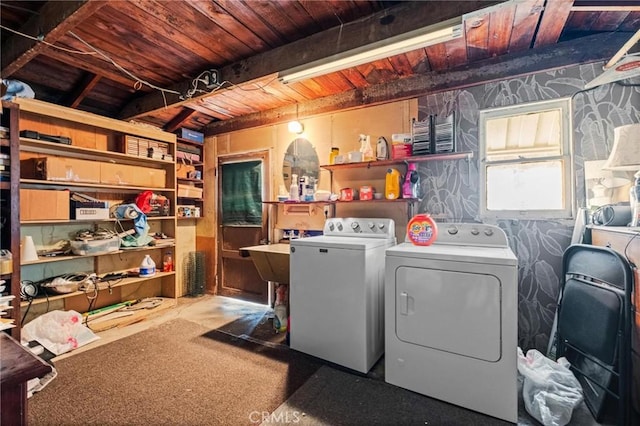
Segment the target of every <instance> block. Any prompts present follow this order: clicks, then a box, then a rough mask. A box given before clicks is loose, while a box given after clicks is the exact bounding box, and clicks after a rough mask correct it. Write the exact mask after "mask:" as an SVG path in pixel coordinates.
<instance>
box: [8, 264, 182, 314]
mask: <svg viewBox="0 0 640 426" xmlns="http://www.w3.org/2000/svg"><path fill="white" fill-rule="evenodd" d="M171 275H175V272H156V275H154V276H153V277H144V278H140V277H132V278H123V279H122V280H121V281H118V282H114V283H113V284H111V286H110V287H111V288H116V287H122V286H126V285H131V284H138V283H142V282H145V281H151V280H156V279H161V278H164V277H168V276H171ZM98 291H99V292H103V291H109V287H105V288H101V289H99V290H98ZM88 293H93V290H91V291H80V290H79V291H74V292H71V293H65V294H55V295H49V296H48V297H47V296H45V297H37V298H34V299H33V300H32V302H31V304H32V305H38V304H41V303H48V302H49V303H50V302H54V301H56V300H62V299H66V298H69V297H75V296H81V295H83V294H88ZM29 303H30V302H29V301H22V302H20V306H22V307H26V306H29Z"/></svg>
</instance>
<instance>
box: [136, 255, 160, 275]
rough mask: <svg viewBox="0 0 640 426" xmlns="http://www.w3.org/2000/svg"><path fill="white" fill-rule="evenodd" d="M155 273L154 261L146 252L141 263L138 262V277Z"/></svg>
mask: <svg viewBox="0 0 640 426" xmlns="http://www.w3.org/2000/svg"><path fill="white" fill-rule="evenodd" d="M155 274H156V263H155V262H154V261H153V259H151V256H149V255H148V254H147V255H145V256H144V259H142V263H141V264H140V273H139V274H138V275H139V276H140V277H153V276H154V275H155Z"/></svg>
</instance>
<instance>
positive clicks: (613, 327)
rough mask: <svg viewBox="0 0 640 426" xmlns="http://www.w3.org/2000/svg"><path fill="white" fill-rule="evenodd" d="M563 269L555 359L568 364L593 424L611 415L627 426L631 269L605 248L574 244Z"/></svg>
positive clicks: (618, 255) (613, 252) (616, 254)
mask: <svg viewBox="0 0 640 426" xmlns="http://www.w3.org/2000/svg"><path fill="white" fill-rule="evenodd" d="M563 270H564V280H563V282H562V283H561V288H560V298H559V300H560V301H559V304H558V317H557V320H558V322H557V332H556V339H557V341H556V345H557V357H562V356H564V357H566V358H567V360H568V361H569V362H570V363H571V369H572V371H573V372H574V374H575V376H576V378H577V379H578V380H579V381H580V383H581V384H582V388H583V392H584V400H585V403H586V404H587V407H588V408H589V410H590V411H591V414H592V415H593V417H594V418H595V419H596V421H598V422H601V421H602V420H603V417H604V416H605V413H607V415H608V414H609V413H610V412H611V411H615V415H616V423H617V424H619V425H625V426H626V425H629V424H630V422H631V327H632V318H633V313H632V299H631V293H632V288H633V270H632V268H631V265H630V264H629V262H628V261H627V259H625V258H624V257H623V256H621V255H620V254H619V253H617V252H615V251H613V250H611V249H609V248H606V247H598V246H592V245H584V244H574V245H572V246H570V247H569V248H568V249H567V250H566V251H565V252H564V256H563ZM613 408H615V409H613Z"/></svg>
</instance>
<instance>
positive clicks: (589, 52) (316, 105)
mask: <svg viewBox="0 0 640 426" xmlns="http://www.w3.org/2000/svg"><path fill="white" fill-rule="evenodd" d="M628 37H629V35H628V33H606V34H597V35H593V36H588V37H583V38H579V39H575V40H571V41H566V42H562V43H559V44H556V45H552V46H546V47H543V48H539V49H534V50H530V51H526V52H517V53H513V54H509V55H504V56H500V57H492V58H488V59H485V60H483V61H481V62H477V63H474V64H472V65H468V66H464V67H459V68H457V69H453V70H450V71H447V72H428V73H424V74H420V75H415V76H413V77H407V78H404V79H400V80H395V81H393V82H390V83H386V84H379V85H376V86H370V87H368V88H365V89H361V90H351V91H349V92H345V93H340V94H337V95H334V96H329V97H325V98H321V99H316V100H313V101H309V102H305V103H300V104H299V105H298V115H299V116H300V117H311V116H315V115H321V114H327V113H331V112H335V111H340V110H347V109H355V108H362V107H365V106H372V105H377V104H382V103H387V102H393V101H399V100H404V99H410V98H415V97H419V96H425V95H427V94H433V93H438V92H443V91H449V90H458V89H463V88H466V87H470V86H475V85H478V84H484V83H489V82H494V81H501V80H505V79H510V78H515V77H518V76H522V75H528V74H531V73H536V72H543V71H549V70H553V69H559V68H563V67H566V66H571V65H575V64H586V63H591V62H597V61H606V60H608V59H609V58H610V57H611V56H612V55H613V54H615V53H616V51H617V50H618V49H619V46H622V45H623V44H624V43H625V42H626V41H627V39H628ZM594 46H598V48H597V49H594ZM296 115H297V114H296V110H295V107H293V106H287V107H283V108H277V109H274V110H270V111H265V112H261V113H256V114H250V115H247V116H244V117H239V118H235V119H230V120H225V121H219V122H215V123H211V124H209V125H208V126H207V127H206V128H205V135H207V136H213V135H218V134H222V133H229V132H233V131H238V130H243V129H247V128H252V127H260V126H268V125H273V124H278V123H283V122H286V121H289V120H292V119H295V118H296Z"/></svg>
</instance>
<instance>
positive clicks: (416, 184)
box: [402, 163, 420, 198]
mask: <svg viewBox="0 0 640 426" xmlns="http://www.w3.org/2000/svg"><path fill="white" fill-rule="evenodd" d="M419 188H420V175H419V174H418V169H417V167H416V163H409V167H408V169H407V175H406V176H405V177H404V182H403V183H402V198H418V189H419Z"/></svg>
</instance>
